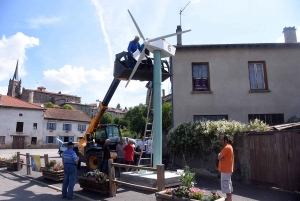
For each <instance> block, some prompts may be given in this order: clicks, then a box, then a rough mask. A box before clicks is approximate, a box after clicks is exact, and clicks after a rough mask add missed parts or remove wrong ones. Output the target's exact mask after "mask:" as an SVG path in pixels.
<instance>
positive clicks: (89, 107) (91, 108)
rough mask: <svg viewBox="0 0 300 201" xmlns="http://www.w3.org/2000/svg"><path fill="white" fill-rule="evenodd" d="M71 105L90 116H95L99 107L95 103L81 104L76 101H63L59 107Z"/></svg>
mask: <svg viewBox="0 0 300 201" xmlns="http://www.w3.org/2000/svg"><path fill="white" fill-rule="evenodd" d="M66 104H68V105H71V106H72V107H73V108H74V109H75V110H81V111H83V112H84V113H85V114H87V115H88V116H89V117H90V118H92V117H95V116H97V114H98V111H99V108H98V107H97V104H96V103H92V104H81V103H76V102H65V103H63V104H61V107H63V106H64V105H66Z"/></svg>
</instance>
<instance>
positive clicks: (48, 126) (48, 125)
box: [47, 122, 50, 130]
mask: <svg viewBox="0 0 300 201" xmlns="http://www.w3.org/2000/svg"><path fill="white" fill-rule="evenodd" d="M47 130H50V123H49V122H47Z"/></svg>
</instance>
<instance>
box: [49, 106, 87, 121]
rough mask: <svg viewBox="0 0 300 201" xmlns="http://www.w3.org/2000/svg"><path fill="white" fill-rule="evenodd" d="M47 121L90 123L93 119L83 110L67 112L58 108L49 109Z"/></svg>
mask: <svg viewBox="0 0 300 201" xmlns="http://www.w3.org/2000/svg"><path fill="white" fill-rule="evenodd" d="M45 119H61V120H70V121H81V122H90V121H91V119H90V118H89V117H88V116H87V115H86V114H85V113H84V112H82V111H81V110H66V109H57V108H47V110H46V112H45Z"/></svg>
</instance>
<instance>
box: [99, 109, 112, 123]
mask: <svg viewBox="0 0 300 201" xmlns="http://www.w3.org/2000/svg"><path fill="white" fill-rule="evenodd" d="M112 123H113V117H112V115H111V114H110V113H109V112H105V113H104V114H103V116H102V118H101V120H100V124H112Z"/></svg>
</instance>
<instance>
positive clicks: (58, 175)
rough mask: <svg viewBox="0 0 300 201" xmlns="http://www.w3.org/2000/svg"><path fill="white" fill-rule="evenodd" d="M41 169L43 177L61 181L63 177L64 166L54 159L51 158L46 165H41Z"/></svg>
mask: <svg viewBox="0 0 300 201" xmlns="http://www.w3.org/2000/svg"><path fill="white" fill-rule="evenodd" d="M41 171H42V173H43V177H44V178H47V179H52V180H54V181H61V180H63V179H64V167H63V165H62V164H61V163H60V162H58V163H57V162H56V160H51V161H50V163H49V164H48V165H46V167H42V168H41Z"/></svg>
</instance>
